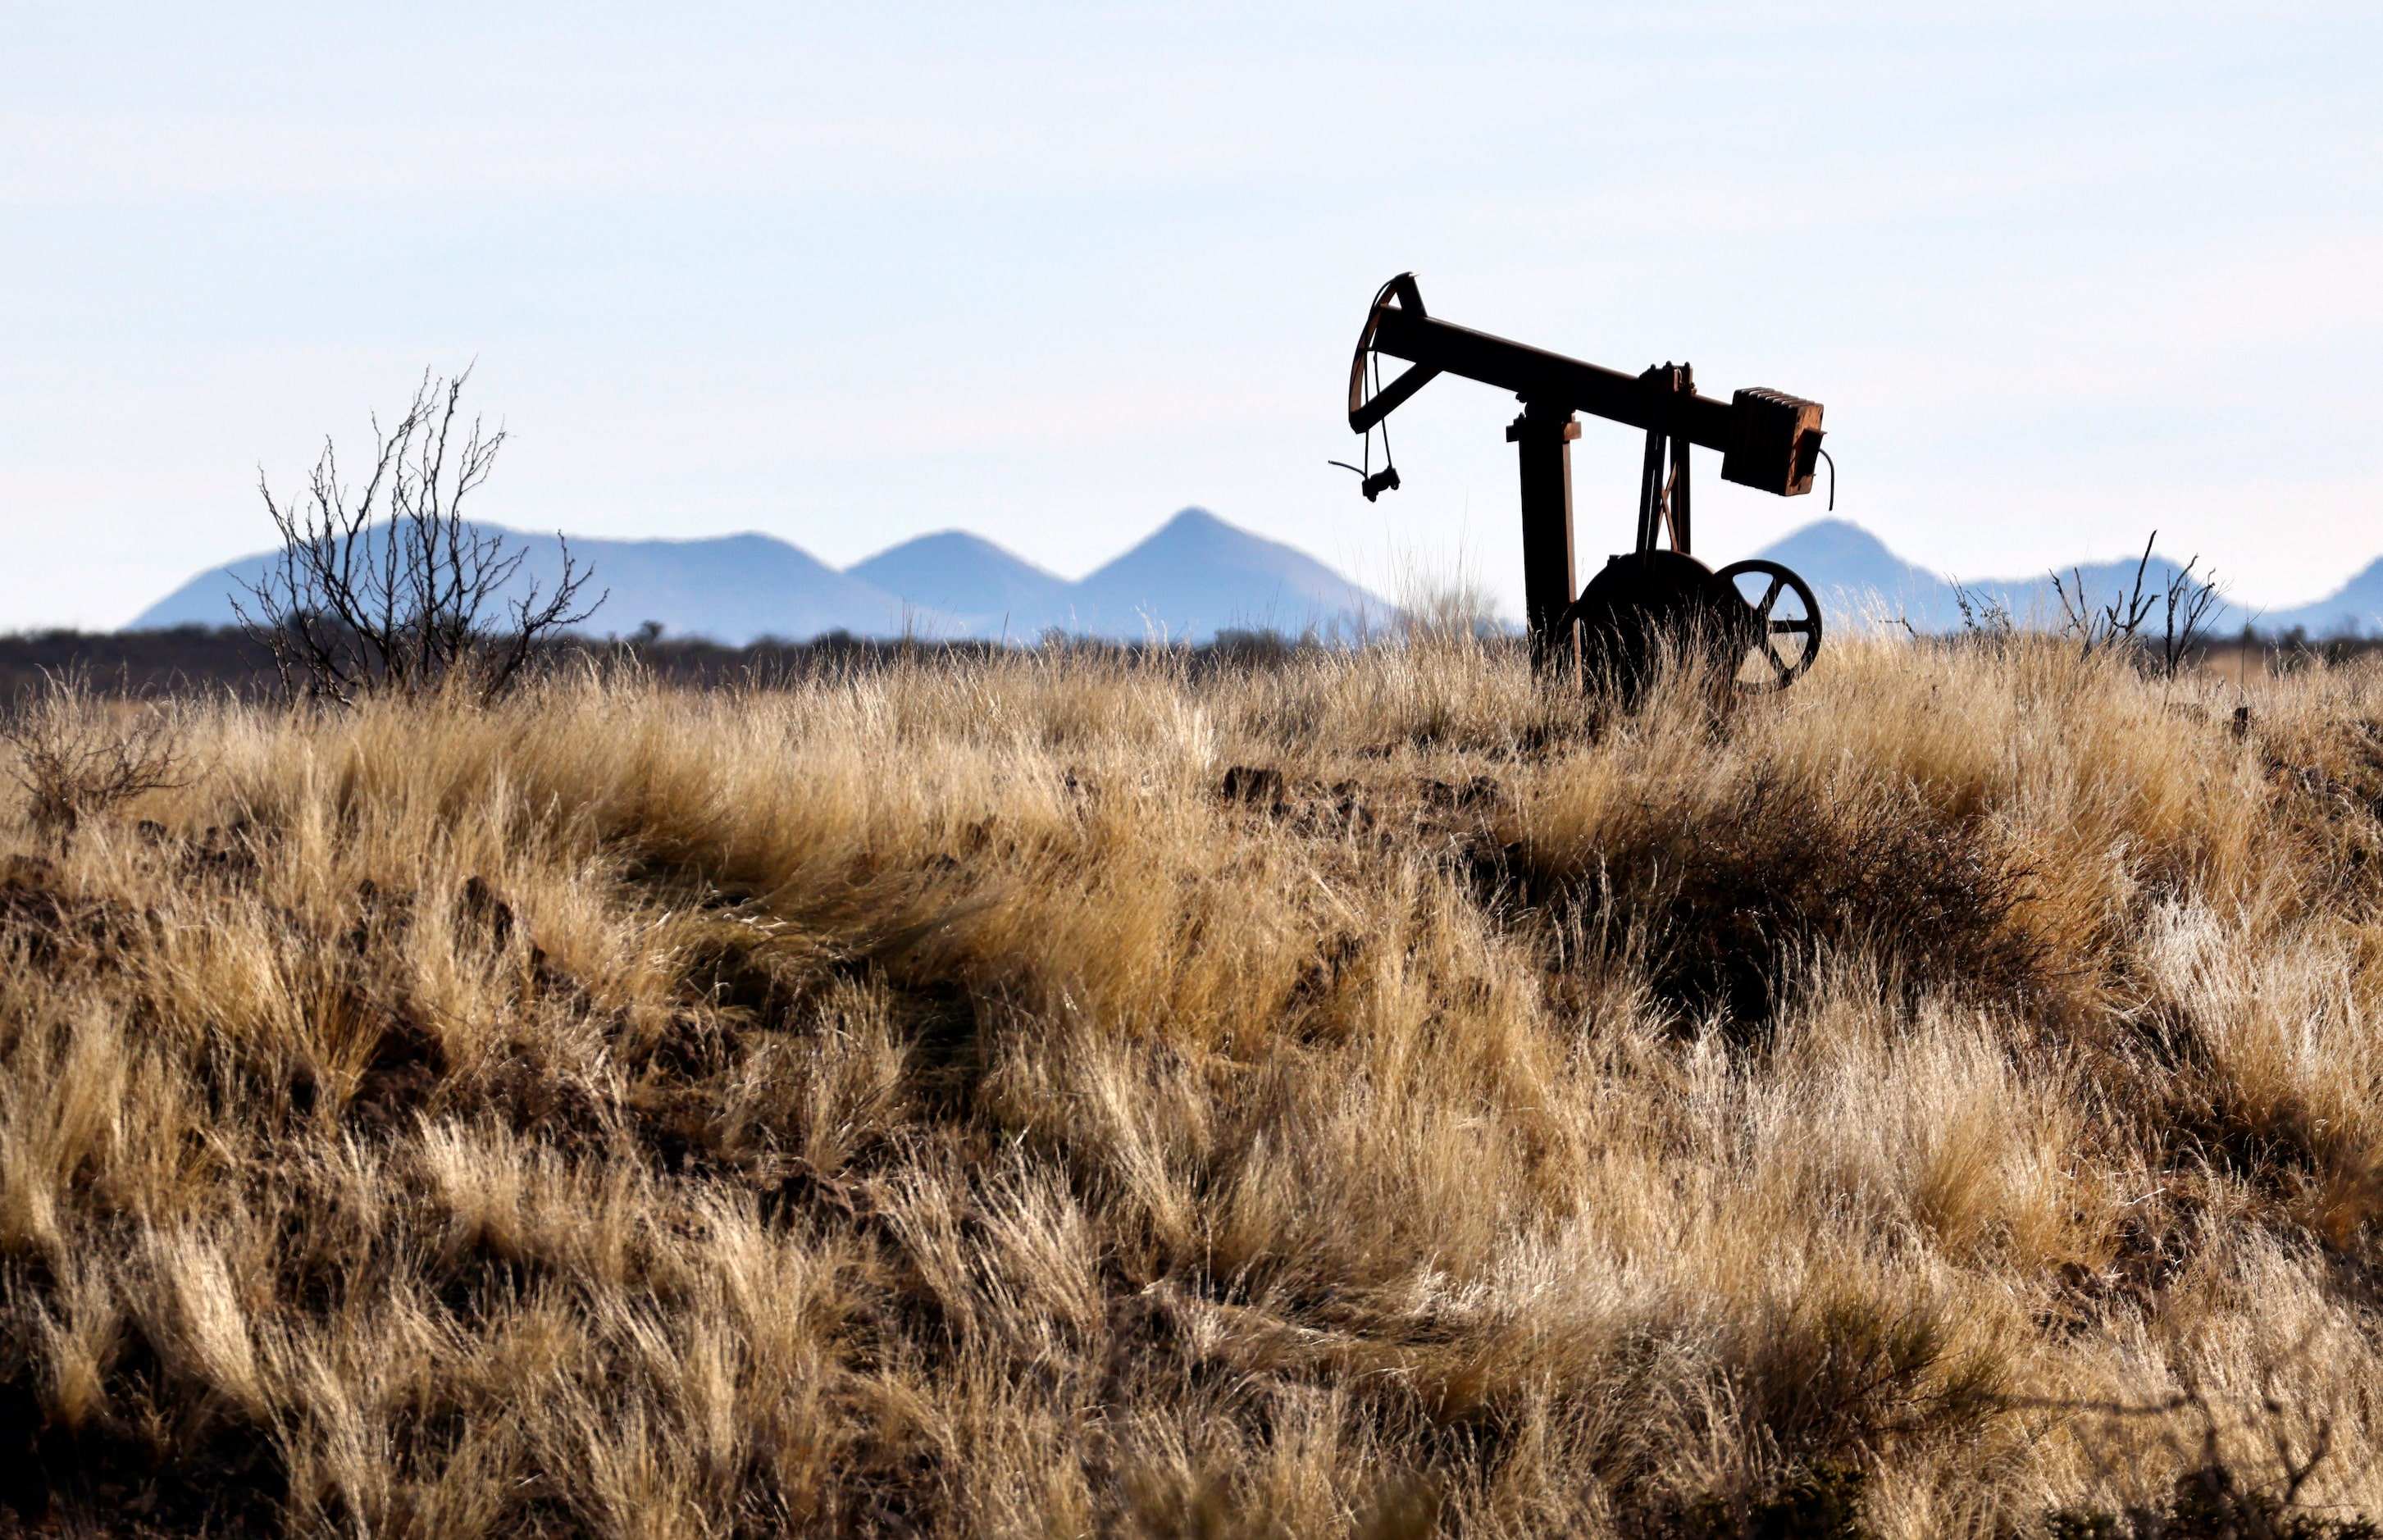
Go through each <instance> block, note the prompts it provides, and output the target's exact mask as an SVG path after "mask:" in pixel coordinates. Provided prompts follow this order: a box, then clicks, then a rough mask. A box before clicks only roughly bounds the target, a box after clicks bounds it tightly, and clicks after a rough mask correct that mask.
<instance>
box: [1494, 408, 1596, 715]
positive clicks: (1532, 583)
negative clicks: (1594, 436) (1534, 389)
mask: <svg viewBox="0 0 2383 1540" xmlns="http://www.w3.org/2000/svg"><path fill="white" fill-rule="evenodd" d="M1577 437H1580V424H1579V423H1578V422H1576V421H1574V417H1573V414H1572V412H1571V411H1570V409H1568V408H1566V407H1563V406H1560V405H1556V404H1554V403H1552V402H1548V401H1537V400H1525V401H1524V403H1523V414H1522V415H1521V416H1519V417H1517V418H1515V419H1514V420H1513V423H1512V424H1511V425H1508V426H1507V429H1506V441H1507V442H1508V443H1510V444H1513V446H1514V449H1515V456H1514V457H1515V459H1516V461H1517V462H1519V463H1520V466H1521V470H1522V478H1523V610H1524V615H1525V619H1526V620H1527V621H1528V622H1529V624H1530V628H1531V661H1532V662H1533V663H1534V664H1536V665H1537V666H1539V667H1541V668H1546V667H1550V666H1554V665H1559V664H1562V663H1564V662H1568V661H1569V660H1570V659H1571V658H1572V656H1573V637H1572V635H1571V634H1570V633H1571V630H1572V627H1570V626H1568V625H1561V622H1562V618H1563V614H1564V611H1565V610H1569V609H1571V608H1572V601H1573V598H1574V593H1575V592H1576V591H1577V590H1576V588H1575V585H1574V568H1573V550H1572V441H1573V440H1574V439H1575V438H1577ZM1560 625H1561V629H1562V631H1563V632H1564V633H1565V634H1562V635H1559V634H1557V632H1558V630H1559V628H1560Z"/></svg>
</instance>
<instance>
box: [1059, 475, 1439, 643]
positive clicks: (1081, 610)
mask: <svg viewBox="0 0 2383 1540" xmlns="http://www.w3.org/2000/svg"><path fill="white" fill-rule="evenodd" d="M1393 613H1394V611H1393V610H1392V609H1391V607H1390V606H1389V604H1388V603H1386V602H1384V601H1383V600H1382V599H1381V598H1377V597H1376V596H1375V595H1373V594H1370V593H1368V592H1366V591H1365V590H1364V589H1363V588H1360V587H1358V586H1357V585H1355V584H1353V583H1352V582H1350V581H1349V580H1348V579H1347V578H1344V577H1342V576H1341V575H1340V573H1336V572H1334V571H1333V570H1332V569H1331V568H1329V567H1327V566H1326V565H1325V564H1324V563H1323V562H1321V561H1316V560H1315V558H1314V557H1312V556H1310V555H1308V554H1307V553H1306V552H1304V551H1303V550H1299V549H1297V548H1293V547H1290V546H1286V545H1284V544H1283V543H1281V542H1280V541H1278V540H1268V539H1266V538H1264V537H1263V536H1256V535H1252V534H1251V533H1249V532H1248V531H1247V530H1244V529H1238V528H1235V527H1234V526H1233V525H1231V524H1227V523H1226V522H1225V521H1224V520H1222V519H1219V518H1217V517H1216V515H1215V514H1214V513H1211V512H1209V511H1207V510H1206V509H1204V508H1187V509H1185V510H1183V511H1181V512H1180V513H1178V514H1176V515H1175V517H1173V518H1172V519H1169V520H1168V521H1167V523H1166V524H1164V525H1162V526H1161V527H1160V528H1159V530H1158V532H1157V533H1156V534H1154V535H1153V536H1151V537H1150V538H1149V539H1147V540H1144V541H1143V542H1142V544H1140V545H1138V546H1136V547H1134V548H1133V549H1131V550H1130V551H1128V552H1126V553H1125V554H1124V555H1123V556H1120V557H1118V558H1117V560H1116V561H1111V562H1110V563H1109V564H1108V565H1106V566H1105V567H1102V568H1100V569H1099V570H1097V571H1095V572H1093V573H1092V574H1091V575H1090V576H1088V577H1086V578H1085V579H1084V580H1083V581H1082V582H1080V583H1078V584H1074V585H1070V586H1069V587H1068V589H1067V590H1066V591H1065V592H1064V593H1062V594H1060V595H1059V596H1057V598H1056V599H1055V600H1054V601H1053V603H1052V604H1051V605H1050V607H1049V608H1047V609H1046V610H1044V611H1043V621H1044V624H1045V625H1046V626H1048V627H1050V628H1053V629H1056V630H1059V631H1064V632H1067V633H1068V634H1083V635H1097V636H1125V637H1130V638H1136V639H1139V638H1142V637H1165V638H1167V639H1170V640H1178V641H1181V640H1194V641H1197V640H1204V639H1206V638H1208V637H1211V636H1214V635H1215V634H1216V633H1217V632H1219V631H1225V630H1243V631H1279V632H1282V633H1285V634H1290V635H1294V636H1295V635H1298V634H1301V633H1303V632H1307V631H1314V632H1316V633H1318V634H1327V635H1343V636H1351V635H1357V634H1363V633H1364V631H1366V630H1367V629H1369V628H1377V627H1379V626H1380V625H1381V624H1382V622H1384V621H1386V620H1387V619H1389V617H1390V616H1391V615H1392V614H1393Z"/></svg>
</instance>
